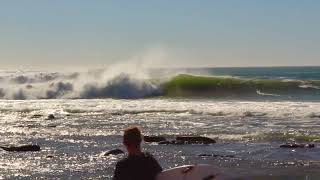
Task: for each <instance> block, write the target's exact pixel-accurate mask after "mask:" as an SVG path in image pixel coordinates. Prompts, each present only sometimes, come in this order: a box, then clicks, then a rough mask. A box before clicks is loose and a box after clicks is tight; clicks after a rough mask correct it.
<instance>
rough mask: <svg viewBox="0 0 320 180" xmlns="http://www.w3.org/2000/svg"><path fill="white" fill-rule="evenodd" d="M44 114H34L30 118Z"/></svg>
mask: <svg viewBox="0 0 320 180" xmlns="http://www.w3.org/2000/svg"><path fill="white" fill-rule="evenodd" d="M41 117H42V114H34V115H32V116H31V117H30V118H41Z"/></svg>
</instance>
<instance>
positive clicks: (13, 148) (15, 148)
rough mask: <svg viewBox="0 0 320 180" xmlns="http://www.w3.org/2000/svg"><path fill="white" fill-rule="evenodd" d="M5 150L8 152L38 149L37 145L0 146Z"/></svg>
mask: <svg viewBox="0 0 320 180" xmlns="http://www.w3.org/2000/svg"><path fill="white" fill-rule="evenodd" d="M0 148H2V149H3V150H5V151H10V152H27V151H40V150H41V149H40V146H39V145H20V146H8V147H5V146H0Z"/></svg>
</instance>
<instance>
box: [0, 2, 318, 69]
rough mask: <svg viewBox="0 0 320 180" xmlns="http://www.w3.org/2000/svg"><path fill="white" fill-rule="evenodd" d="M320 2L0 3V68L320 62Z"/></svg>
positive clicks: (262, 64)
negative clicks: (132, 62)
mask: <svg viewBox="0 0 320 180" xmlns="http://www.w3.org/2000/svg"><path fill="white" fill-rule="evenodd" d="M319 9H320V1H319V0H303V1H302V0H201V1H197V0H127V1H125V0H114V1H112V0H2V1H1V2H0V62H1V64H0V69H5V68H47V67H81V66H82V67H101V66H108V65H110V64H112V63H117V62H121V61H127V60H130V59H136V60H137V59H138V60H139V59H143V61H149V63H150V62H152V61H154V62H153V63H150V64H154V65H162V66H163V65H169V66H170V65H172V66H213V67H215V66H277V65H320V10H319Z"/></svg>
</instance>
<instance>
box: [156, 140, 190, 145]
mask: <svg viewBox="0 0 320 180" xmlns="http://www.w3.org/2000/svg"><path fill="white" fill-rule="evenodd" d="M158 144H161V145H169V144H171V145H182V144H185V143H184V142H183V141H176V140H172V141H160V142H158Z"/></svg>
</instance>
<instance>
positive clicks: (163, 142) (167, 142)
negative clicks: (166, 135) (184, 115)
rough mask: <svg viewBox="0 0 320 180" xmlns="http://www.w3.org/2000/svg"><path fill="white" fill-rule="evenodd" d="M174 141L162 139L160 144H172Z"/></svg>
mask: <svg viewBox="0 0 320 180" xmlns="http://www.w3.org/2000/svg"><path fill="white" fill-rule="evenodd" d="M171 142H172V141H160V142H158V144H161V145H168V144H171Z"/></svg>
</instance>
